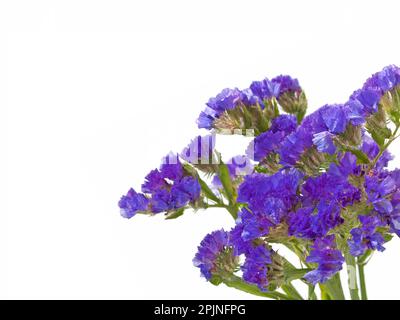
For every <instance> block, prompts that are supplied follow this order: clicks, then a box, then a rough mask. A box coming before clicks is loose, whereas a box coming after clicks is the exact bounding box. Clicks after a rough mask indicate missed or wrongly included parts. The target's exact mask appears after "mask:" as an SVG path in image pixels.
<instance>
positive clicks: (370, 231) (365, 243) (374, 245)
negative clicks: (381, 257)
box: [348, 214, 385, 257]
mask: <svg viewBox="0 0 400 320" xmlns="http://www.w3.org/2000/svg"><path fill="white" fill-rule="evenodd" d="M358 218H359V220H360V222H361V227H359V228H354V229H353V230H351V236H352V238H351V239H350V240H349V241H348V244H349V249H350V254H352V255H353V256H355V257H358V256H361V255H363V254H364V253H365V252H366V251H367V250H368V249H371V250H378V251H384V250H385V248H384V247H383V244H384V243H385V239H384V237H383V235H382V234H381V233H379V232H377V231H376V229H377V228H378V227H382V226H385V223H384V222H383V221H382V220H381V219H380V218H379V217H378V216H377V215H374V214H371V215H366V216H359V217H358Z"/></svg>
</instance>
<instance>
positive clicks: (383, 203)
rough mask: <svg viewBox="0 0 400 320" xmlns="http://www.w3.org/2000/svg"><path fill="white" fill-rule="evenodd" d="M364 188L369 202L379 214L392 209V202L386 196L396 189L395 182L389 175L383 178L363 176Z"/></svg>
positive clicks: (389, 211) (388, 212)
mask: <svg viewBox="0 0 400 320" xmlns="http://www.w3.org/2000/svg"><path fill="white" fill-rule="evenodd" d="M365 190H366V192H367V195H368V200H369V202H371V203H372V205H373V206H374V209H375V210H376V211H378V212H380V213H381V214H390V213H391V212H392V211H393V206H392V203H391V202H390V200H389V199H387V197H386V196H388V195H389V194H390V193H392V192H394V191H395V190H396V183H395V181H394V180H393V179H392V178H391V177H390V176H387V177H386V178H384V179H383V180H381V179H379V178H378V177H377V176H372V177H371V176H367V177H365Z"/></svg>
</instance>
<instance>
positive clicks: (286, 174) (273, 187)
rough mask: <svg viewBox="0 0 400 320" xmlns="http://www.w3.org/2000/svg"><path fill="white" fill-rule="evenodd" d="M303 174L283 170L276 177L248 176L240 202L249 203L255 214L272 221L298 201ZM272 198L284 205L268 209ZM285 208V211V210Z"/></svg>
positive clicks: (240, 193) (241, 188)
mask: <svg viewBox="0 0 400 320" xmlns="http://www.w3.org/2000/svg"><path fill="white" fill-rule="evenodd" d="M301 179H302V174H301V173H300V172H299V171H298V170H296V169H290V170H282V171H279V172H277V173H276V174H274V175H271V176H268V175H265V174H252V175H249V176H246V177H245V179H244V181H243V183H242V184H241V185H240V186H239V190H238V199H237V200H238V202H242V203H248V206H249V209H250V210H251V211H252V212H253V213H260V214H262V215H267V216H268V217H269V218H270V219H271V221H274V220H275V218H274V217H278V216H281V215H282V210H283V211H287V210H289V209H290V208H291V207H292V206H293V205H294V204H295V203H296V202H297V200H298V196H297V190H298V187H299V184H300V181H301ZM272 198H276V199H280V200H281V201H282V203H283V205H279V206H278V207H279V214H278V211H275V210H277V208H278V207H274V209H272V208H268V210H270V211H266V208H267V206H268V203H267V202H268V201H270V200H271V199H272ZM283 208H284V209H283Z"/></svg>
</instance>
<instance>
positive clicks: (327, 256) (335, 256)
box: [304, 235, 344, 285]
mask: <svg viewBox="0 0 400 320" xmlns="http://www.w3.org/2000/svg"><path fill="white" fill-rule="evenodd" d="M306 261H307V262H308V263H316V264H318V267H317V268H316V269H315V270H313V271H310V272H308V273H306V275H305V276H304V278H305V279H306V280H307V281H308V282H310V283H312V284H314V285H315V284H317V283H324V282H326V281H327V280H328V279H330V278H331V277H332V276H334V275H335V274H336V273H337V272H339V271H340V270H341V269H342V265H343V262H344V257H343V256H342V254H341V252H340V250H338V249H337V248H336V243H335V236H334V235H329V236H326V237H325V238H318V239H316V240H315V242H314V245H313V246H312V247H311V252H310V255H309V256H308V257H307V259H306Z"/></svg>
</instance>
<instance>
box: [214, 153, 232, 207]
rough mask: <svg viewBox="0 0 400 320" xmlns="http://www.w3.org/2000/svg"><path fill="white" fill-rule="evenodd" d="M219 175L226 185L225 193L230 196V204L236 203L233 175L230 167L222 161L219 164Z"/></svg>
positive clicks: (224, 185)
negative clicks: (230, 172) (231, 175)
mask: <svg viewBox="0 0 400 320" xmlns="http://www.w3.org/2000/svg"><path fill="white" fill-rule="evenodd" d="M218 177H219V179H220V180H221V183H222V186H223V187H224V191H225V195H226V197H227V198H228V201H229V204H230V205H233V204H234V203H235V198H234V194H235V192H234V189H233V184H232V180H231V177H230V175H229V169H228V167H227V166H226V164H225V163H223V162H222V161H221V163H220V164H219V170H218Z"/></svg>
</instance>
